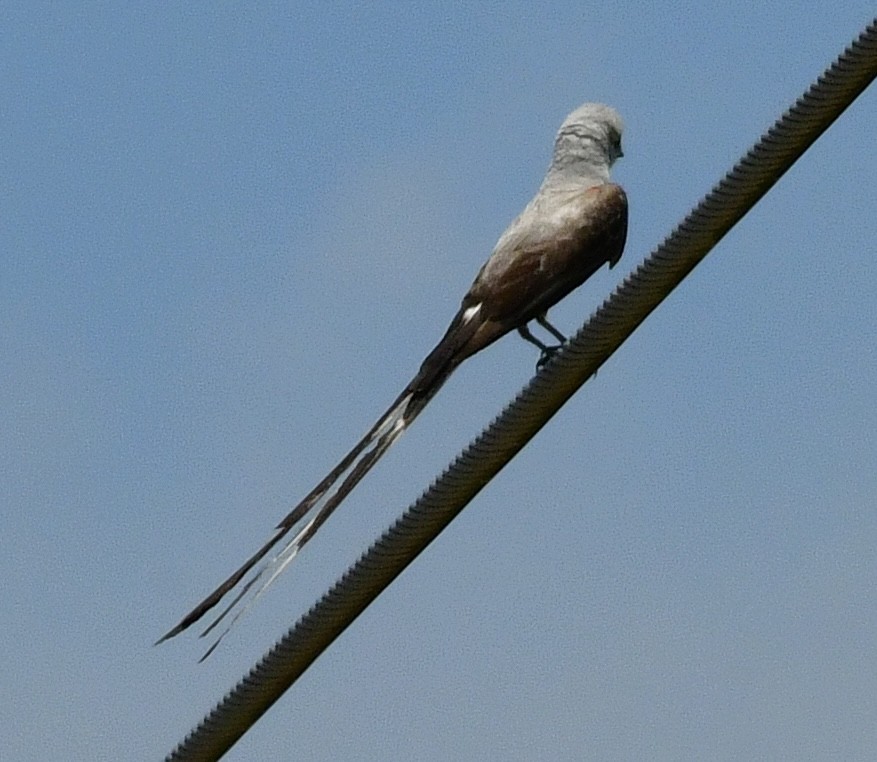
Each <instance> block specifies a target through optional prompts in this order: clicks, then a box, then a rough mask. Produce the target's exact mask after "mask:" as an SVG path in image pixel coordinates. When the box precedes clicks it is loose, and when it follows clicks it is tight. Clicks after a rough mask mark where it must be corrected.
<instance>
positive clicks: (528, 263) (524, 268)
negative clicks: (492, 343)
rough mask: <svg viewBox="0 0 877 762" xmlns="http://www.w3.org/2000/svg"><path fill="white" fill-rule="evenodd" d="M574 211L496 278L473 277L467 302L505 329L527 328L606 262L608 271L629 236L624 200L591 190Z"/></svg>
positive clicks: (616, 192)
mask: <svg viewBox="0 0 877 762" xmlns="http://www.w3.org/2000/svg"><path fill="white" fill-rule="evenodd" d="M573 203H578V209H576V210H575V211H574V212H573V213H572V214H570V215H569V217H568V218H567V221H566V222H565V223H564V224H563V225H562V226H561V227H560V228H559V229H556V230H554V231H552V235H550V236H547V237H546V239H545V240H541V241H537V242H535V243H532V244H525V245H523V246H522V247H521V248H520V249H519V250H518V251H515V252H514V255H513V256H512V257H510V258H509V259H508V265H507V266H506V267H505V268H504V269H503V271H502V272H501V274H500V277H492V278H491V279H489V280H481V279H476V281H475V283H474V284H473V286H472V289H471V290H470V292H469V294H467V296H466V300H465V301H464V304H465V303H466V302H469V303H472V304H477V303H479V302H480V303H481V304H482V308H481V309H482V316H483V318H484V319H485V320H489V321H491V322H496V323H500V324H502V325H503V326H504V327H505V330H507V331H508V330H511V329H513V328H518V327H520V326H522V325H525V324H526V323H528V322H529V321H530V320H533V319H534V318H536V317H538V316H539V315H542V314H544V313H545V312H547V311H548V310H549V309H550V308H551V307H553V306H554V305H555V304H557V302H559V301H560V300H561V299H563V298H564V297H565V296H566V295H567V294H569V293H570V292H571V291H573V290H574V289H576V288H578V287H579V286H580V285H582V283H584V282H585V281H586V280H587V279H588V278H589V277H591V275H593V274H594V273H595V272H597V270H599V269H600V267H602V266H603V264H604V263H605V262H608V263H609V266H610V267H612V266H614V265H615V263H616V262H618V260H619V258H620V257H621V252H622V250H623V249H624V243H625V239H626V238H627V196H626V195H625V193H624V191H623V190H622V188H621V187H620V186H618V185H614V184H606V185H600V186H597V187H595V188H589V189H588V190H587V191H585V192H584V193H583V194H582V196H581V197H580V198H579V199H577V200H576V201H575V202H573Z"/></svg>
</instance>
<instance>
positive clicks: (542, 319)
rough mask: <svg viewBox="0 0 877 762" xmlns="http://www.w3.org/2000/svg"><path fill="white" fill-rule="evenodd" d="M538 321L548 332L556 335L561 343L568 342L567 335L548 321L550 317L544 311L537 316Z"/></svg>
mask: <svg viewBox="0 0 877 762" xmlns="http://www.w3.org/2000/svg"><path fill="white" fill-rule="evenodd" d="M536 322H537V323H539V325H541V326H542V327H543V328H544V329H545V330H546V331H548V333H550V334H551V335H552V336H554V338H555V339H557V340H558V341H559V342H560V343H561V345H563V344H566V336H564V335H563V334H562V333H561V332H560V331H558V330H557V329H556V328H555V327H554V326H553V325H551V323H549V322H548V317H547V316H546V314H545V313H544V312H543V313H542V314H541V315H539V317H537V318H536Z"/></svg>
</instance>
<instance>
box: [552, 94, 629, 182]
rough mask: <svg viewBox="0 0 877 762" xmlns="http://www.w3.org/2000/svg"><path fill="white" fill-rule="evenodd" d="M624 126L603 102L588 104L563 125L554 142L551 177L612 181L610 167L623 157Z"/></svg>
mask: <svg viewBox="0 0 877 762" xmlns="http://www.w3.org/2000/svg"><path fill="white" fill-rule="evenodd" d="M623 130H624V124H623V122H622V121H621V117H620V116H619V114H618V112H617V111H616V110H615V109H614V108H611V107H610V106H604V105H603V104H602V103H585V104H583V105H581V106H579V107H578V108H577V109H576V110H575V111H573V112H572V113H570V114H569V116H567V118H566V119H564V120H563V124H562V125H560V130H558V132H557V138H556V139H555V141H554V156H553V158H552V161H551V168H550V169H549V177H550V176H552V175H553V176H554V177H555V179H558V180H560V179H562V180H563V181H564V182H565V183H569V182H575V181H577V180H578V181H579V182H582V181H584V182H592V181H597V182H608V181H609V168H610V167H611V166H612V165H613V164H614V163H615V160H616V159H618V158H620V157H621V156H623V155H624V154H623V152H622V150H621V133H622V132H623Z"/></svg>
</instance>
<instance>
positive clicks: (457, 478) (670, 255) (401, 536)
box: [166, 19, 877, 762]
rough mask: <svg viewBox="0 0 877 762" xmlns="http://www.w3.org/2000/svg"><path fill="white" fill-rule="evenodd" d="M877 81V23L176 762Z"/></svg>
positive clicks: (316, 649)
mask: <svg viewBox="0 0 877 762" xmlns="http://www.w3.org/2000/svg"><path fill="white" fill-rule="evenodd" d="M875 76H877V19H875V20H874V21H872V22H871V24H870V25H869V26H868V27H867V28H866V29H865V30H864V31H863V32H862V34H861V35H860V36H859V38H858V39H857V40H856V41H855V42H853V43H852V44H851V45H850V46H849V47H848V48H847V49H846V51H845V52H844V53H843V54H841V56H840V57H839V58H838V59H837V60H836V61H835V62H834V63H833V64H832V65H831V66H830V67H829V68H828V69H827V70H826V71H825V73H824V74H823V75H822V76H821V77H820V78H819V79H818V80H817V81H816V83H814V84H813V85H811V87H810V88H809V89H808V91H807V92H806V93H805V94H804V95H803V96H802V97H801V98H799V99H798V100H797V102H796V103H795V105H794V106H793V107H792V108H790V109H789V110H788V111H787V112H786V113H785V114H783V116H782V117H781V118H780V119H779V120H778V121H777V122H776V123H775V124H774V125H773V127H771V128H770V129H769V130H768V131H767V133H766V134H765V135H763V136H762V138H761V139H760V140H759V141H758V142H757V143H756V144H755V145H754V146H753V147H752V148H751V149H750V150H749V152H748V153H747V154H746V155H745V156H744V157H743V158H742V159H741V160H740V161H739V162H738V163H737V164H736V165H735V166H734V168H733V169H732V170H731V171H730V172H728V173H727V174H726V175H725V177H724V178H723V179H722V180H721V181H720V182H719V183H718V184H717V185H716V186H715V187H714V188H713V189H712V191H710V193H709V194H708V195H707V196H706V197H704V198H703V199H702V200H701V202H700V203H699V204H698V205H697V207H696V208H695V209H693V210H692V211H691V212H690V213H689V214H688V216H687V217H686V218H685V219H684V220H683V221H682V222H681V223H680V224H679V225H678V226H677V227H676V229H675V230H673V232H672V233H671V234H670V235H669V236H668V237H667V238H666V239H665V240H664V242H663V243H662V244H661V245H659V246H658V247H657V248H656V249H655V250H654V251H653V252H652V253H651V254H650V255H649V256H648V257H647V258H646V259H645V260H644V261H643V262H642V264H640V265H639V266H638V267H637V268H636V270H635V271H634V272H632V273H631V274H630V275H629V276H628V277H627V278H625V280H624V282H623V283H622V284H621V285H620V286H619V287H618V288H617V289H616V290H615V292H614V293H613V294H612V295H611V297H609V298H608V299H607V300H606V301H605V302H604V303H603V304H602V305H601V307H600V308H599V309H598V310H597V311H596V312H595V313H594V315H593V316H592V317H591V318H590V319H589V320H588V321H587V323H585V325H584V326H583V327H582V328H581V329H580V330H579V332H578V333H577V334H576V335H575V336H574V337H573V338H572V339H571V341H570V343H569V344H567V345H566V346H565V347H564V349H563V351H561V352H559V353H558V354H557V355H555V356H554V358H553V359H552V360H551V362H549V363H548V365H547V366H546V367H545V368H544V369H543V370H542V372H540V373H538V374H537V375H536V376H535V378H533V380H532V381H531V382H530V383H529V384H528V385H527V386H526V387H525V388H524V389H523V390H522V391H521V392H520V393H519V394H518V396H517V397H516V398H515V400H514V401H513V402H512V403H510V404H509V405H508V406H507V407H506V408H505V409H504V410H503V411H502V413H501V414H500V415H499V416H498V417H497V418H496V419H494V421H493V422H492V423H491V424H490V425H489V426H488V427H487V428H486V429H485V430H484V431H483V432H482V433H481V435H480V436H479V437H478V438H477V439H475V440H474V441H473V442H472V443H471V444H470V445H469V446H468V447H467V448H466V449H465V450H464V451H463V452H462V453H461V454H460V455H459V456H458V457H457V458H456V459H455V460H454V462H453V463H452V464H451V465H450V466H449V467H448V468H447V469H446V470H445V471H444V472H443V473H442V475H441V476H440V477H439V478H438V479H436V481H435V482H433V484H432V485H431V486H430V487H429V488H428V489H427V490H426V491H425V492H424V493H423V494H422V495H421V497H420V498H419V499H418V500H417V501H416V502H414V503H413V504H412V505H411V506H410V507H409V508H408V510H406V511H405V513H404V514H403V515H402V516H401V517H400V518H399V519H397V520H396V522H395V523H394V524H393V526H391V527H390V528H389V529H388V530H387V531H386V532H385V533H384V534H383V535H382V536H381V537H380V538H379V539H378V540H377V541H376V542H375V543H374V544H373V545H372V546H371V547H370V548H369V549H368V550H367V551H366V552H365V553H364V554H363V555H362V556H361V557H360V558H359V560H358V561H357V562H356V563H355V564H354V565H353V566H351V567H350V568H349V569H348V570H347V571H346V572H345V573H344V575H343V576H342V577H341V578H340V579H339V580H338V581H337V582H336V583H335V584H334V585H333V586H332V588H331V589H330V590H329V591H328V592H326V593H325V594H324V595H323V597H322V598H321V599H320V600H319V601H317V603H315V604H314V605H313V606H312V607H311V609H310V610H309V611H308V612H307V613H306V614H305V615H304V616H302V617H301V618H300V619H299V620H298V622H297V623H296V624H295V626H294V627H292V628H291V629H290V630H289V631H288V632H287V633H286V635H284V636H283V637H282V638H281V639H280V640H279V641H278V642H277V643H276V644H275V645H274V647H273V648H272V649H271V650H270V651H269V652H268V653H267V654H266V655H265V656H264V657H263V658H262V659H261V660H260V661H259V662H258V663H257V664H256V665H255V666H254V667H253V668H252V669H251V670H250V672H249V674H248V675H246V676H245V677H244V678H243V679H242V680H241V681H240V682H239V683H238V684H237V685H236V686H235V687H234V688H233V689H232V690H231V691H230V692H229V693H228V694H227V695H226V696H225V697H224V698H223V699H222V701H220V702H219V703H218V704H217V706H216V707H215V708H214V709H213V710H212V711H211V712H210V713H209V714H208V715H207V716H206V717H205V718H204V720H203V721H202V722H201V723H200V724H199V725H198V726H197V727H196V728H195V729H194V730H193V731H192V732H191V733H190V734H189V735H188V736H187V737H186V738H185V739H184V740H183V741H182V742H181V743H180V744H179V745H178V746H177V748H176V749H174V751H172V752H171V753H170V754H169V755H168V757H167V758H166V759H167V760H168V762H170V761H172V760H180V761H182V760H186V761H192V760H216V759H219V757H221V756H222V755H223V754H224V753H225V752H226V751H227V750H228V749H229V748H230V747H231V746H232V745H233V744H234V743H235V742H236V741H237V740H238V739H239V738H240V737H241V736H242V735H243V734H244V733H246V732H247V730H249V729H250V727H252V725H253V724H254V723H255V722H256V721H257V720H258V719H259V717H261V716H262V714H264V713H265V712H266V711H267V710H268V708H269V707H271V706H272V705H273V704H274V702H275V701H277V699H279V698H280V696H281V695H282V694H283V693H284V692H285V691H286V690H287V688H289V686H290V685H292V683H293V682H295V680H296V679H297V678H298V677H299V676H300V675H301V674H302V673H303V672H304V671H305V670H306V669H307V668H308V667H309V666H310V665H311V664H312V663H313V661H314V660H315V659H316V658H317V657H318V656H319V655H320V654H321V653H322V652H323V651H324V650H325V649H326V648H327V647H328V646H329V645H330V644H331V643H332V641H333V640H335V638H337V637H338V636H339V635H340V634H341V633H342V632H343V631H344V630H345V629H346V628H347V627H348V626H349V625H350V624H351V623H352V622H353V620H354V619H355V618H356V617H357V616H358V615H359V614H360V613H361V612H362V611H363V610H364V609H365V608H366V607H367V606H368V605H369V604H370V603H371V602H372V601H373V600H374V599H375V598H376V597H377V596H378V595H379V594H380V593H381V592H382V591H383V590H384V588H386V587H387V586H388V585H389V584H390V583H391V582H392V581H393V580H394V579H395V578H396V577H397V576H398V575H399V574H401V572H402V571H403V570H404V569H405V568H406V567H407V566H408V564H410V563H411V562H412V561H413V560H414V559H415V558H416V557H417V556H418V554H419V553H420V552H421V551H423V550H424V549H425V548H426V546H427V545H429V543H430V542H432V540H433V539H435V538H436V537H437V536H438V534H439V533H440V532H441V531H442V530H443V529H444V528H445V527H446V526H447V525H448V524H449V523H450V522H451V521H452V520H453V519H454V517H455V516H456V515H457V514H458V513H459V512H460V511H461V510H462V509H463V508H464V507H465V506H466V504H467V503H468V502H469V501H470V500H471V499H472V498H473V497H475V495H477V494H478V492H479V491H480V490H481V489H482V488H483V487H484V486H485V485H486V484H487V483H488V482H489V481H490V479H492V478H493V476H495V475H496V474H497V473H498V472H499V471H500V469H502V468H503V466H505V464H506V463H508V461H509V460H511V458H512V457H513V456H514V455H515V454H516V453H517V452H518V450H520V449H521V448H522V447H523V446H524V445H525V444H526V443H527V442H528V441H529V440H530V439H531V438H532V437H533V436H534V435H535V434H536V433H537V432H538V431H539V430H540V429H541V428H542V427H543V426H544V425H545V424H546V423H547V422H548V420H549V419H550V418H551V417H552V416H553V415H554V413H556V412H557V411H558V410H559V409H560V407H561V406H562V405H563V404H564V403H565V402H566V401H567V400H568V399H569V398H570V397H571V396H572V395H573V394H574V393H575V392H576V391H577V390H578V389H579V387H581V385H582V384H583V383H584V382H585V381H586V380H587V379H588V378H590V377H591V376H592V375H593V374H594V373H596V371H597V369H598V368H599V367H600V366H601V365H602V364H603V363H604V362H605V361H606V360H607V359H608V358H609V357H610V356H611V355H612V353H613V352H614V351H615V350H616V349H617V348H618V347H619V346H621V344H622V343H623V342H624V340H625V339H626V338H627V337H628V336H630V334H631V333H632V332H633V331H634V330H635V329H636V328H637V326H639V324H640V323H642V322H643V320H645V318H646V317H648V315H649V314H650V313H651V312H652V310H654V309H655V308H656V307H657V306H658V305H659V304H660V303H661V302H662V301H663V300H664V299H665V298H666V297H667V296H668V295H669V293H670V292H671V291H672V290H673V289H674V288H675V287H676V286H677V285H678V284H679V283H680V282H681V281H682V279H683V278H684V277H685V276H686V275H687V274H688V273H689V272H691V270H692V269H693V268H694V267H695V266H696V265H697V264H698V262H700V261H701V260H702V259H703V258H704V257H705V256H706V255H707V253H708V252H709V251H710V250H711V249H712V248H713V247H714V246H715V245H716V243H718V242H719V241H720V240H721V239H722V237H723V236H724V235H725V234H726V233H727V232H728V231H729V230H730V229H731V228H732V227H733V226H734V225H735V224H736V223H737V222H739V221H740V219H741V218H742V217H743V216H744V215H745V214H746V213H747V212H748V211H749V210H750V209H751V208H752V206H753V205H754V204H755V203H756V202H757V201H758V200H759V199H760V198H761V197H762V196H763V195H764V194H765V193H766V192H767V191H768V190H769V189H770V188H771V187H772V186H773V185H774V184H775V183H776V182H777V180H779V178H780V177H781V176H782V175H783V174H784V173H785V172H786V171H787V170H788V169H789V168H790V167H791V166H792V164H794V162H795V161H796V160H797V159H798V158H799V157H800V156H801V154H803V153H804V151H806V150H807V148H808V147H809V146H810V145H811V144H812V143H813V142H814V141H815V140H816V139H817V138H818V137H819V136H820V135H821V134H822V133H823V132H824V131H825V130H826V129H827V128H828V127H829V126H830V125H831V123H832V122H834V120H835V119H837V118H838V117H839V116H840V114H841V113H842V112H843V111H844V109H846V108H847V106H849V105H850V103H852V102H853V100H854V99H855V98H856V97H857V96H858V95H859V94H860V93H861V92H862V91H863V90H864V89H865V88H866V87H867V86H868V85H869V84H870V83H871V81H872V80H873V79H874V78H875Z"/></svg>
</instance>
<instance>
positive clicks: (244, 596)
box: [201, 395, 410, 661]
mask: <svg viewBox="0 0 877 762" xmlns="http://www.w3.org/2000/svg"><path fill="white" fill-rule="evenodd" d="M409 400H410V395H406V396H405V397H403V398H402V399H401V400H400V401H399V402H398V403H397V404H396V405H395V406H394V407H393V408H392V409H391V410H390V411H388V412H387V414H386V415H385V416H384V417H383V418H382V419H381V420H380V421H379V422H378V424H377V426H375V428H374V429H373V431H372V432H371V435H370V436H369V438H368V441H367V442H366V443H365V444H364V446H363V447H362V448H361V450H360V452H359V453H358V455H357V456H356V458H355V459H353V460H352V461H351V462H350V464H349V465H348V466H347V468H346V469H345V470H344V471H342V472H340V473H339V474H337V476H336V478H335V479H334V480H333V481H331V482H330V483H329V484H326V485H325V487H324V488H323V489H322V490H320V491H319V492H318V493H317V494H315V495H313V496H312V502H311V505H310V506H309V508H308V510H307V512H306V513H305V514H304V515H303V516H302V517H301V519H300V521H303V520H304V519H305V518H307V517H308V516H310V518H309V519H308V520H307V521H306V522H305V523H304V524H303V525H301V524H300V526H301V528H300V529H299V530H298V531H297V532H296V534H295V535H294V536H293V537H292V538H291V539H289V540H287V542H286V543H285V544H284V545H283V547H282V548H281V549H280V550H279V551H277V552H276V553H275V554H274V555H273V556H271V557H269V558H268V559H266V560H265V561H264V562H263V563H262V564H260V565H259V567H258V568H257V569H256V570H255V571H254V572H253V573H252V575H251V576H250V579H249V580H247V582H246V583H245V584H244V586H243V587H242V588H241V590H240V592H239V593H238V594H237V595H236V596H235V597H234V599H233V600H232V601H231V603H229V604H228V606H226V608H225V609H223V611H222V612H221V613H220V614H219V615H218V616H217V617H216V619H214V620H213V622H211V623H210V625H209V626H208V627H207V629H205V630H204V632H202V633H201V637H204V636H206V635H208V634H209V633H210V632H212V631H213V630H214V629H215V628H216V627H217V626H218V625H219V624H220V622H222V621H223V620H224V619H225V618H226V616H228V615H229V614H230V613H231V612H232V611H233V610H234V609H236V608H237V611H235V613H234V616H232V618H231V620H230V621H229V622H228V624H227V626H226V628H225V629H224V630H223V631H222V633H221V634H220V635H219V637H218V638H217V639H216V640H215V641H214V643H213V644H212V645H211V646H210V648H209V649H208V650H207V652H206V653H205V654H204V656H202V657H201V661H203V660H204V659H206V658H207V657H208V656H210V654H211V653H213V651H214V649H215V648H216V647H217V646H218V645H219V643H220V641H221V640H222V639H223V638H224V637H225V636H226V635H227V634H228V633H229V631H230V630H231V629H232V627H234V625H235V624H236V623H237V621H238V620H239V619H240V618H241V617H242V616H243V615H244V614H246V613H247V612H248V611H249V610H250V609H251V608H252V607H253V606H254V605H255V603H256V601H258V600H259V598H261V597H262V595H263V594H264V593H265V592H266V591H267V590H268V588H269V587H270V586H271V585H272V584H273V583H274V581H275V580H276V579H277V578H278V577H279V576H280V575H281V574H283V572H284V571H286V569H287V567H288V566H289V564H290V563H292V561H293V560H294V559H295V557H296V556H297V555H298V553H299V551H300V550H301V549H302V548H303V547H304V545H305V543H307V541H308V540H309V539H310V538H311V537H312V536H313V535H314V533H315V532H316V530H317V529H318V528H319V527H320V525H321V524H322V523H323V522H324V521H325V520H326V519H327V518H328V517H329V515H330V514H331V513H332V511H334V510H335V508H336V507H337V506H338V504H339V503H340V502H341V501H342V500H343V499H344V498H345V497H346V496H347V494H348V493H349V492H350V491H351V490H352V489H353V488H354V487H355V486H356V484H357V483H358V482H359V480H360V479H362V477H363V476H365V474H366V473H368V471H369V470H370V469H371V467H372V466H373V465H374V464H375V463H376V462H377V461H378V459H380V457H381V456H382V455H383V454H384V453H385V452H386V451H387V450H388V449H389V448H390V446H391V445H392V444H393V443H394V442H395V441H396V440H397V439H398V438H399V437H400V436H401V434H402V432H403V431H405V428H406V426H407V424H408V423H409V422H410V421H406V420H405V410H406V407H407V405H408V402H409ZM336 485H337V488H336ZM287 531H289V528H284V529H281V530H280V534H279V536H278V537H277V539H278V540H279V539H280V537H282V536H283V534H285V533H286V532H287ZM263 579H264V581H262V583H261V584H260V585H259V586H258V587H256V584H257V583H258V582H259V581H260V580H263ZM239 604H240V607H239V608H238V605H239Z"/></svg>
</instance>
